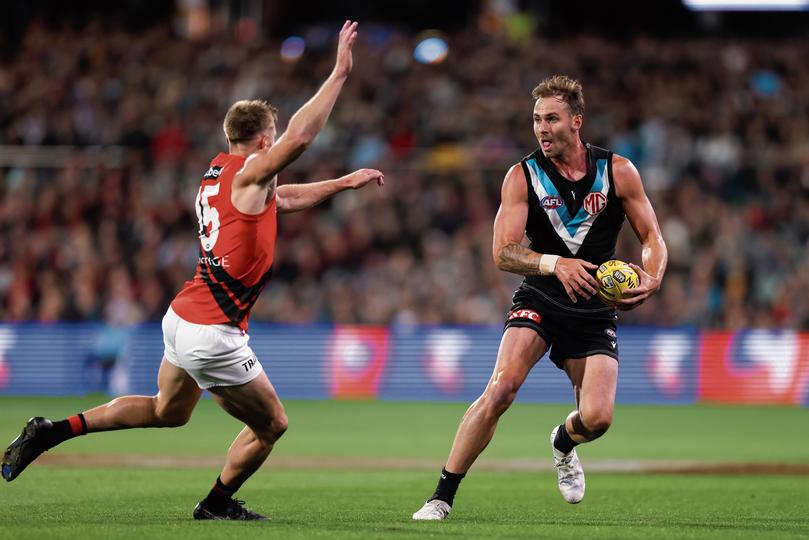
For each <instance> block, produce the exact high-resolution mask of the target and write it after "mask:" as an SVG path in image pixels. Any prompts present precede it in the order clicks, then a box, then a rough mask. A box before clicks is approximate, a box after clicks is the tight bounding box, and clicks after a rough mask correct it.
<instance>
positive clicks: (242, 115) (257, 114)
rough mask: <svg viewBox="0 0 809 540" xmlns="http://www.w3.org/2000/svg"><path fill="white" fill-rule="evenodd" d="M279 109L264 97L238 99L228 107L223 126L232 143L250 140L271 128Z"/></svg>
mask: <svg viewBox="0 0 809 540" xmlns="http://www.w3.org/2000/svg"><path fill="white" fill-rule="evenodd" d="M277 113H278V109H276V108H275V107H273V106H272V105H270V104H269V103H267V102H266V101H264V100H263V99H253V100H247V99H243V100H241V101H237V102H236V103H234V104H233V105H231V106H230V109H228V113H227V114H226V115H225V121H224V123H223V124H222V127H223V128H224V130H225V136H226V137H227V138H228V142H230V143H240V142H245V141H249V140H250V139H252V138H253V137H255V136H256V135H258V134H259V133H261V132H263V131H266V130H268V129H270V128H271V127H272V126H274V125H275V121H276V119H277V118H278V114H277Z"/></svg>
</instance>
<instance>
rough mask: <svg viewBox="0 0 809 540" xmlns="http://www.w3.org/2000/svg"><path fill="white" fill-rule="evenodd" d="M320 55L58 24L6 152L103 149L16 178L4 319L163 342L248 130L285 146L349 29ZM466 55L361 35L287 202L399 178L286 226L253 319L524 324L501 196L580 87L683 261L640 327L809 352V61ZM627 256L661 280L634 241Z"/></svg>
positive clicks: (562, 46)
mask: <svg viewBox="0 0 809 540" xmlns="http://www.w3.org/2000/svg"><path fill="white" fill-rule="evenodd" d="M302 35H303V37H304V38H305V40H306V49H305V51H304V54H303V55H302V56H301V57H300V58H295V57H294V56H292V57H290V56H287V57H286V58H284V57H282V56H281V55H280V54H279V50H280V42H279V41H272V40H266V41H262V40H258V41H254V40H253V41H248V42H243V41H241V40H238V39H236V38H230V37H226V36H218V37H217V36H214V37H211V38H208V39H206V40H202V41H193V40H187V39H182V38H179V37H177V36H175V35H174V34H173V32H172V29H171V28H170V26H168V25H166V26H159V27H154V28H152V29H151V30H149V31H147V32H142V33H139V34H137V35H132V34H129V33H127V32H126V31H125V30H123V29H120V28H116V27H110V26H109V25H106V24H102V23H100V22H93V23H90V24H89V25H88V26H87V27H85V28H47V27H46V26H44V25H41V24H36V23H35V24H33V25H32V26H31V27H30V28H29V29H28V31H27V32H26V33H25V37H24V41H23V42H22V43H21V45H20V47H19V50H18V51H16V53H15V54H13V55H12V56H10V58H8V59H6V60H5V61H4V62H3V63H2V65H0V145H24V146H26V147H32V148H33V147H42V146H45V147H49V146H54V145H71V146H74V147H77V148H78V149H79V150H77V151H75V152H71V153H70V154H69V155H67V156H66V157H65V158H64V163H63V164H59V166H47V167H46V166H34V165H31V166H25V165H21V164H19V163H16V162H15V163H12V161H13V160H11V159H8V160H7V161H6V162H5V163H2V164H0V196H1V199H0V238H1V239H2V241H0V315H2V317H0V318H2V320H5V321H26V320H37V321H61V320H87V319H103V320H105V321H107V322H108V323H110V324H112V325H127V324H132V323H137V322H140V321H149V320H151V321H156V320H160V318H161V317H162V315H163V313H164V312H165V309H166V306H167V304H168V302H169V301H170V300H171V298H172V297H173V295H174V294H175V293H176V291H177V290H179V289H180V288H181V287H182V285H183V283H184V281H185V280H187V279H190V277H191V276H192V275H193V272H194V267H195V265H196V259H197V256H198V241H197V236H196V231H197V221H196V217H195V214H194V209H193V200H194V198H195V195H196V191H197V188H198V185H199V180H200V177H201V175H202V174H203V173H204V171H205V170H206V169H207V166H208V163H209V161H210V159H211V158H212V157H213V156H214V155H215V154H216V153H218V152H219V151H226V149H227V147H226V143H225V139H224V135H223V133H222V129H221V122H222V118H223V116H224V113H225V111H226V110H227V108H228V106H229V105H230V104H231V103H232V102H233V101H235V100H237V99H242V98H256V97H260V98H266V99H268V100H269V101H270V102H271V103H273V104H274V105H275V106H277V107H278V108H279V109H280V113H279V121H280V123H281V128H283V126H284V124H285V122H286V121H287V120H288V118H289V116H290V115H291V114H292V113H293V112H294V111H295V110H296V108H297V107H298V106H300V105H301V104H302V103H303V102H304V101H305V100H306V99H308V97H309V96H311V94H312V93H313V92H314V91H315V89H316V88H317V86H318V84H319V83H320V82H321V81H322V80H323V79H324V78H325V76H326V75H327V74H328V72H329V70H330V68H331V64H332V61H333V51H332V48H333V45H334V38H335V35H336V30H335V29H333V28H331V27H328V28H327V27H313V28H310V29H309V30H307V32H305V33H303V34H302ZM448 43H449V54H448V55H447V58H446V60H445V61H443V62H441V63H438V64H434V65H429V64H419V63H417V62H415V61H414V60H413V56H412V51H413V46H414V44H415V37H414V36H412V35H409V34H407V33H402V32H399V31H396V30H394V29H391V28H385V27H381V26H377V27H374V26H373V25H367V26H365V27H363V28H361V38H360V40H359V43H358V45H357V47H356V50H355V61H354V65H355V67H354V72H353V73H352V75H351V77H350V79H349V82H348V83H347V85H346V87H345V89H344V91H343V94H342V95H341V97H340V99H339V101H338V104H337V106H336V108H335V111H334V114H333V116H332V118H331V120H330V121H329V123H328V125H327V127H326V129H325V130H324V131H323V133H322V134H321V135H320V136H319V138H318V139H317V141H316V142H315V144H314V145H313V146H312V147H311V148H310V149H309V150H308V151H307V152H306V153H305V154H304V155H303V157H302V158H301V159H299V160H298V161H297V162H296V163H295V164H294V165H293V166H292V167H291V168H290V169H289V170H288V171H287V172H284V173H283V174H282V175H281V178H280V181H281V182H282V183H285V182H304V181H310V180H323V179H327V178H335V177H339V176H341V175H343V174H346V173H347V172H349V171H351V170H354V169H357V168H361V167H374V168H379V169H381V170H383V171H384V172H385V175H386V185H385V186H384V188H378V187H376V186H368V187H366V188H364V189H362V190H358V191H351V192H346V193H341V194H339V195H337V196H336V197H335V198H334V199H332V200H331V201H329V202H327V203H325V204H323V205H321V206H319V207H317V208H315V209H311V210H308V211H304V212H300V213H296V214H285V215H282V216H279V239H278V245H277V251H276V253H277V256H276V262H275V265H274V275H273V278H272V279H271V281H270V282H269V284H268V285H267V288H266V289H265V292H264V294H263V295H262V297H261V299H260V300H259V302H258V303H257V305H256V307H255V309H254V311H253V313H254V314H253V317H252V319H253V320H264V321H283V322H336V323H373V324H388V323H394V324H410V323H428V324H432V323H494V324H497V323H501V322H502V321H503V319H504V315H505V313H506V311H507V309H508V308H509V307H510V298H511V294H512V292H513V290H514V289H515V288H516V286H517V285H518V284H519V281H520V278H519V277H518V276H513V275H508V274H505V273H502V272H500V271H498V270H497V269H496V268H495V266H494V264H493V262H492V256H491V228H492V221H493V218H494V214H495V212H496V211H497V207H498V204H499V199H500V185H501V182H502V178H503V176H504V174H505V172H506V171H507V169H508V167H509V166H510V165H511V164H513V163H515V162H516V161H518V160H519V159H520V158H521V157H522V156H523V155H526V154H528V153H530V152H531V151H532V150H533V148H534V147H535V140H534V139H533V133H532V130H531V110H532V107H533V100H532V99H531V97H530V93H531V90H532V88H533V87H534V86H535V85H536V84H537V83H538V82H539V81H540V80H541V79H543V78H544V77H546V76H548V75H551V74H554V73H565V74H568V75H571V76H573V77H576V78H578V79H580V80H581V81H582V83H583V85H584V92H585V100H586V103H587V112H586V113H585V122H584V127H583V131H582V134H583V138H584V140H586V141H588V142H592V143H594V144H597V145H601V146H606V147H608V148H610V149H612V150H614V151H616V152H617V153H619V154H622V155H624V156H626V157H628V158H630V159H631V160H632V161H633V162H634V163H635V164H636V165H637V166H638V168H639V170H640V172H641V175H642V177H643V178H644V183H645V186H646V190H647V192H648V194H649V196H650V199H651V200H652V204H653V205H654V207H655V210H656V211H657V216H658V219H659V221H660V224H661V227H662V230H663V233H664V236H665V238H666V240H667V243H668V247H669V255H670V260H669V269H668V272H667V274H666V278H665V280H664V283H663V287H662V289H661V290H660V291H659V293H658V294H657V295H656V296H655V297H653V298H652V299H650V300H649V301H648V302H647V303H646V304H645V305H644V306H642V307H641V308H639V309H636V310H634V311H631V312H626V313H624V314H622V316H621V320H622V321H623V322H625V323H630V324H644V325H698V326H700V327H704V328H727V329H736V328H743V327H750V326H756V327H802V328H809V294H808V293H807V291H809V272H807V271H806V268H807V267H809V256H807V254H808V253H809V64H807V62H806V61H805V60H806V56H807V53H808V52H809V39H801V40H782V41H780V42H766V43H763V42H760V41H745V40H735V41H732V40H727V39H725V40H722V41H720V40H712V39H705V38H700V39H692V40H677V41H665V40H655V39H651V38H638V39H632V40H626V41H612V40H610V39H607V38H604V37H598V36H593V35H587V36H575V35H571V36H570V37H567V38H564V39H560V40H553V41H546V40H543V39H541V38H528V39H520V40H510V39H509V38H508V36H507V35H506V34H500V33H498V32H492V33H488V34H482V33H480V32H478V31H477V30H470V31H468V32H463V33H457V34H453V35H450V36H448ZM99 148H100V150H98V149H99ZM93 149H96V150H95V151H96V154H92V153H91V152H90V150H93ZM90 155H96V156H97V155H100V156H101V157H100V158H93V159H90V158H89V157H88V156H90ZM617 255H618V257H619V258H623V259H628V260H633V261H636V262H640V260H641V254H640V248H639V246H638V243H637V240H636V239H635V237H634V234H633V232H632V230H631V227H629V225H625V227H624V231H623V232H622V236H621V238H620V241H619V247H618V253H617Z"/></svg>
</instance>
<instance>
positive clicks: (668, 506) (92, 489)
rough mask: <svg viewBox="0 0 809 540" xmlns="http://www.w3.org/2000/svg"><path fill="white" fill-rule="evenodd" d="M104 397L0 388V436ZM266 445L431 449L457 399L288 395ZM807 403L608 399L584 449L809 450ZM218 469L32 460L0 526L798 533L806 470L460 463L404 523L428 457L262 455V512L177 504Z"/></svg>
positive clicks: (183, 532)
mask: <svg viewBox="0 0 809 540" xmlns="http://www.w3.org/2000/svg"><path fill="white" fill-rule="evenodd" d="M100 400H101V398H98V397H91V398H81V399H76V398H0V411H2V412H3V414H2V415H0V444H3V443H4V442H6V441H10V440H11V439H12V438H13V437H15V436H16V435H17V434H18V433H19V430H20V428H21V426H22V424H23V423H24V421H25V420H26V419H27V418H28V417H29V416H31V415H34V414H42V415H46V416H51V417H54V418H62V417H64V416H65V415H67V414H69V413H72V412H75V411H78V410H82V409H86V408H88V407H89V406H92V405H94V404H97V403H98V402H99V401H100ZM287 409H288V413H289V416H290V420H291V428H290V430H289V432H288V433H287V435H285V436H284V438H283V439H282V440H281V442H280V443H279V444H278V447H277V455H278V456H313V457H338V458H339V457H341V456H358V457H368V458H373V457H381V458H414V457H415V458H422V459H428V460H435V462H436V464H437V465H440V463H442V462H443V460H444V459H445V457H446V453H447V451H448V449H449V445H450V443H451V439H452V436H453V433H454V430H455V427H456V425H457V422H458V420H459V418H460V415H461V414H462V413H463V411H464V409H465V405H464V404H447V403H401V402H400V403H389V402H306V401H290V402H288V403H287ZM568 409H569V406H562V405H525V404H519V405H515V406H514V407H513V409H512V410H510V411H509V413H508V414H507V415H506V416H505V417H504V418H503V419H502V421H501V425H500V426H499V429H498V432H497V434H496V436H495V438H494V441H493V443H492V444H491V445H490V447H489V448H488V449H487V450H486V452H485V453H484V456H483V457H485V458H487V459H489V460H492V459H494V460H497V459H515V458H520V459H548V456H547V439H546V437H547V433H548V432H549V430H550V428H551V427H552V426H553V425H554V423H555V422H558V421H560V420H561V418H563V417H564V415H565V414H566V413H567V412H568ZM808 415H809V411H807V410H806V409H800V408H782V407H717V406H690V407H660V406H620V407H618V409H617V411H616V421H615V424H614V426H613V429H612V430H610V433H609V434H608V435H607V436H606V437H604V439H602V440H600V441H598V442H596V443H594V444H592V445H587V446H585V447H582V449H581V452H580V453H581V456H582V459H583V461H584V463H585V467H586V464H587V462H588V460H594V459H616V458H618V459H682V460H709V461H725V462H729V461H736V462H739V461H761V462H767V463H773V462H784V463H786V462H789V463H807V462H809V421H808V420H809V419H808ZM238 429H239V425H238V424H237V423H236V422H235V421H233V420H231V419H229V418H228V417H227V416H226V415H225V414H224V413H223V412H221V411H220V410H219V409H218V408H216V406H215V405H214V404H213V403H212V402H211V401H210V400H205V401H203V402H202V403H201V404H200V406H199V408H198V410H197V411H196V412H195V415H194V417H193V418H192V420H191V422H190V423H189V425H188V426H185V427H183V428H179V429H175V430H133V431H129V432H117V433H105V434H93V435H90V436H87V437H80V438H77V439H74V440H72V441H69V442H68V443H66V444H65V445H63V446H61V447H59V448H58V449H56V450H54V451H53V452H55V453H88V454H93V453H129V454H138V453H143V454H153V455H171V456H176V457H180V458H182V457H183V456H194V455H201V456H208V455H222V454H223V453H224V451H225V450H226V448H227V446H228V444H229V442H230V440H231V439H232V437H233V436H234V435H235V434H236V432H237V431H238ZM217 472H218V471H217V470H216V469H213V468H211V469H137V468H120V469H112V468H71V467H56V466H47V467H46V466H37V465H36V464H35V465H33V466H32V467H31V468H30V469H29V470H27V471H26V472H25V473H24V474H23V475H22V476H21V477H20V478H19V479H17V480H15V481H14V482H12V483H10V484H5V483H3V484H2V485H0V540H5V539H6V538H8V539H14V540H19V539H25V538H31V539H40V538H86V539H89V540H94V539H99V540H100V539H108V538H138V539H141V538H166V537H170V538H172V539H173V540H186V539H188V540H198V539H204V538H223V537H226V536H227V535H238V538H239V539H240V540H241V539H249V538H268V537H272V538H336V539H340V538H424V537H439V536H440V537H447V538H497V539H499V538H554V539H558V538H576V539H580V538H630V539H631V538H638V539H641V538H642V539H644V540H647V539H649V538H700V539H702V538H704V539H715V538H762V537H771V538H807V537H809V513H808V512H807V505H806V501H807V500H809V480H807V477H806V476H795V477H790V476H709V475H651V474H623V475H620V474H607V473H598V472H591V473H588V476H587V497H585V500H584V501H583V502H582V503H581V504H579V505H576V506H571V505H568V504H566V503H564V502H563V501H562V499H561V497H560V496H559V493H558V491H557V489H556V486H555V478H554V476H553V474H552V473H548V472H539V473H514V472H494V471H490V470H477V471H476V470H474V469H473V470H472V472H471V473H470V475H469V476H468V477H467V478H466V479H465V480H464V483H463V486H462V489H461V491H460V493H459V496H458V499H457V501H456V505H455V509H454V510H453V514H452V516H451V517H450V519H449V520H448V521H446V522H442V523H415V522H412V520H411V519H410V514H412V512H413V511H415V510H416V509H417V508H418V507H419V506H420V503H421V502H423V500H424V499H425V498H426V497H427V496H428V495H429V494H430V492H431V491H432V489H433V487H434V486H435V481H436V471H431V470H424V469H420V470H387V471H386V470H351V469H341V470H304V469H300V470H299V469H288V470H287V469H273V468H269V469H263V470H262V471H260V472H259V473H258V474H257V476H256V477H255V478H253V479H252V480H251V481H250V482H249V483H248V484H247V485H245V487H244V488H243V489H242V490H241V491H240V492H239V496H240V497H243V498H245V499H246V500H247V501H248V504H249V505H250V506H251V507H252V508H254V509H256V510H259V511H266V512H268V513H270V514H272V516H273V521H272V522H271V523H252V524H249V523H198V522H194V521H193V520H191V519H190V512H191V509H192V508H193V506H194V504H195V503H196V501H197V500H199V498H201V496H202V495H204V494H205V492H206V491H207V489H208V488H209V486H210V484H211V482H212V481H213V479H214V478H215V477H216V474H217Z"/></svg>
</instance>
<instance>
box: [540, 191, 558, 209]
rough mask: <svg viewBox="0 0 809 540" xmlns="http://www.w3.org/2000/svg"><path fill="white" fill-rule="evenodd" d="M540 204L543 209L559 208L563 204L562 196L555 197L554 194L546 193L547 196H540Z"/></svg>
mask: <svg viewBox="0 0 809 540" xmlns="http://www.w3.org/2000/svg"><path fill="white" fill-rule="evenodd" d="M539 204H541V205H542V208H544V209H545V210H553V209H554V208H559V207H560V206H562V205H563V204H564V201H563V200H562V197H557V196H555V195H548V196H547V197H542V200H541V201H540V202H539Z"/></svg>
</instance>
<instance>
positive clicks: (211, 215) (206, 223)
mask: <svg viewBox="0 0 809 540" xmlns="http://www.w3.org/2000/svg"><path fill="white" fill-rule="evenodd" d="M214 195H219V183H218V182H217V183H216V184H213V185H208V186H203V187H200V189H199V193H198V194H197V201H196V204H195V205H194V206H196V210H197V221H198V222H199V242H200V244H202V249H203V251H211V250H212V249H213V247H214V245H215V244H216V239H217V238H218V237H219V212H218V211H217V210H216V208H211V205H210V204H209V203H208V197H212V196H214Z"/></svg>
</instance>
